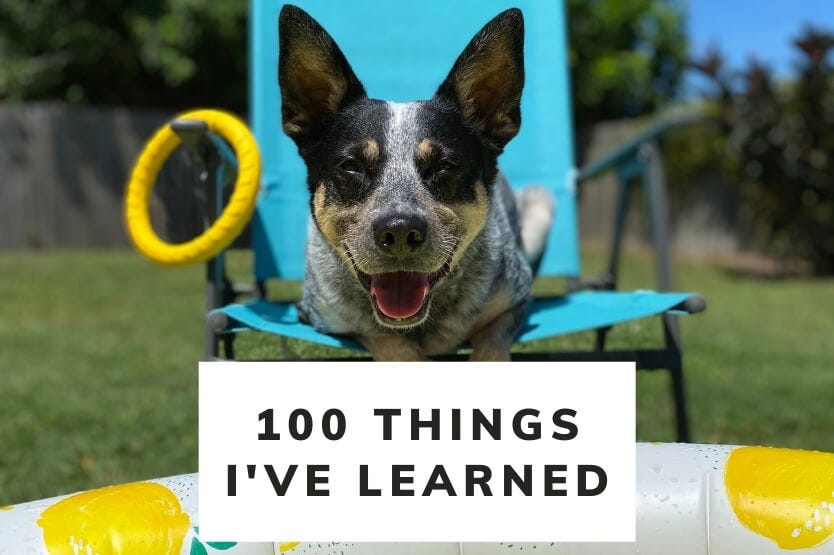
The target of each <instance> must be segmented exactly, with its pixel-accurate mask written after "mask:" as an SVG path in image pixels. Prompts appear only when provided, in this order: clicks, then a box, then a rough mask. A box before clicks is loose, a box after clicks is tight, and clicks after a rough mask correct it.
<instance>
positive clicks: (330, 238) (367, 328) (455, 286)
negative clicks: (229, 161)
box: [278, 6, 553, 360]
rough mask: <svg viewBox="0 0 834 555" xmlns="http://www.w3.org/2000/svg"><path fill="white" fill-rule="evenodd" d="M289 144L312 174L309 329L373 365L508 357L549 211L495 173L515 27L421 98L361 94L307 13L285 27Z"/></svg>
mask: <svg viewBox="0 0 834 555" xmlns="http://www.w3.org/2000/svg"><path fill="white" fill-rule="evenodd" d="M279 37H280V57H279V63H278V79H279V83H280V86H281V100H282V113H281V116H282V119H283V128H284V132H285V133H286V134H287V135H289V136H290V137H291V138H292V139H293V140H294V141H295V143H296V145H297V146H298V151H299V153H300V154H301V156H302V158H303V159H304V161H305V162H306V164H307V171H308V178H307V184H308V186H309V189H310V205H311V210H312V214H313V218H312V223H311V226H310V229H309V239H308V245H307V266H306V278H305V284H304V295H303V299H302V301H301V303H300V313H301V315H302V318H303V319H306V321H308V322H309V323H310V324H312V325H313V326H315V327H316V328H318V329H319V330H321V331H324V332H328V333H335V334H344V335H349V336H352V337H355V338H356V339H357V340H358V341H360V342H361V343H362V344H363V345H365V346H366V347H367V348H368V350H369V351H370V352H371V354H372V355H373V357H374V359H376V360H422V359H426V358H427V357H428V356H430V355H436V354H441V353H447V352H449V351H451V350H454V349H455V348H456V347H458V346H459V345H461V344H462V343H464V342H467V341H468V342H469V344H470V345H471V347H472V355H471V357H470V360H509V358H510V346H511V345H512V342H513V338H514V337H515V335H516V334H517V333H518V331H519V329H520V326H521V325H522V322H523V320H524V315H525V310H526V309H527V306H528V305H529V302H530V284H531V282H532V271H531V269H530V268H531V262H535V260H536V258H537V257H540V256H541V252H542V250H543V246H544V241H545V238H546V236H547V232H548V230H549V228H550V224H551V222H552V219H553V201H552V199H551V197H550V195H549V193H548V192H547V191H546V190H544V189H542V188H539V187H528V188H525V189H523V190H522V191H521V192H520V193H518V194H517V195H515V194H513V192H512V191H511V190H510V188H509V186H508V184H507V182H506V180H505V178H504V177H503V175H502V174H501V173H500V172H499V170H498V167H497V158H498V155H499V154H500V153H501V152H502V150H503V148H504V146H505V145H506V144H507V143H508V142H509V141H510V139H512V138H513V137H514V136H515V135H516V133H518V129H519V126H520V124H521V112H520V101H521V90H522V87H523V85H524V56H523V42H524V40H523V39H524V20H523V18H522V15H521V11H520V10H518V9H510V10H507V11H505V12H503V13H501V14H499V15H498V16H497V17H495V18H494V19H493V20H492V21H490V22H489V23H487V24H486V26H485V27H484V28H483V29H481V31H480V32H478V34H477V35H475V37H474V38H473V39H472V41H471V42H470V43H469V45H468V46H467V47H466V48H465V49H464V51H463V53H462V54H461V55H460V57H459V58H458V59H457V61H456V62H455V64H454V65H453V66H452V70H451V72H450V73H449V75H448V77H447V78H446V80H445V81H444V82H443V83H442V84H441V85H440V88H439V89H438V90H437V93H436V94H435V95H434V97H433V98H432V99H430V100H426V101H419V102H407V103H394V102H386V101H383V100H374V99H370V98H368V96H367V95H366V94H365V89H364V87H363V86H362V83H361V82H360V81H359V79H358V78H357V77H356V75H354V73H353V70H352V69H351V67H350V65H349V64H348V62H347V60H346V59H345V56H344V54H342V52H341V50H340V49H339V47H338V46H337V45H336V43H335V42H334V41H333V39H332V38H331V37H330V35H329V34H328V33H327V32H326V31H325V30H324V29H323V28H322V27H321V26H320V25H319V24H318V23H317V22H316V21H315V20H314V19H313V18H311V17H310V16H309V15H308V14H307V13H306V12H304V11H303V10H301V9H299V8H297V7H294V6H284V8H283V9H282V10H281V15H280V18H279Z"/></svg>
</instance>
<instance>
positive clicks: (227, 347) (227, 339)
mask: <svg viewBox="0 0 834 555" xmlns="http://www.w3.org/2000/svg"><path fill="white" fill-rule="evenodd" d="M223 356H225V357H226V360H234V359H235V334H233V333H227V334H224V335H223Z"/></svg>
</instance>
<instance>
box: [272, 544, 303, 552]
mask: <svg viewBox="0 0 834 555" xmlns="http://www.w3.org/2000/svg"><path fill="white" fill-rule="evenodd" d="M300 543H301V542H281V543H279V544H278V551H280V552H281V553H284V552H286V551H289V550H291V549H293V548H295V547H296V546H297V545H298V544H300Z"/></svg>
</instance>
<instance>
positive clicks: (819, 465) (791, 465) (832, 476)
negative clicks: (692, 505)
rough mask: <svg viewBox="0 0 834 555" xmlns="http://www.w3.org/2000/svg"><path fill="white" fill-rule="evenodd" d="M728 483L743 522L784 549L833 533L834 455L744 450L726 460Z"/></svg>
mask: <svg viewBox="0 0 834 555" xmlns="http://www.w3.org/2000/svg"><path fill="white" fill-rule="evenodd" d="M724 483H725V485H726V488H727V496H728V497H729V501H730V505H731V506H732V508H733V512H735V514H736V517H738V519H739V520H740V521H741V523H742V524H744V526H746V527H747V528H749V529H750V530H752V531H754V532H756V533H757V534H761V535H762V536H764V537H766V538H770V539H771V540H773V541H775V542H776V543H777V544H778V545H779V547H781V548H782V549H805V548H809V547H814V546H817V545H819V544H821V543H823V542H824V541H826V540H828V539H830V538H831V536H832V535H834V454H828V453H819V452H815V451H795V450H790V449H775V448H769V447H740V448H738V449H736V450H734V451H732V452H731V453H730V456H729V458H728V459H727V465H726V467H725V470H724Z"/></svg>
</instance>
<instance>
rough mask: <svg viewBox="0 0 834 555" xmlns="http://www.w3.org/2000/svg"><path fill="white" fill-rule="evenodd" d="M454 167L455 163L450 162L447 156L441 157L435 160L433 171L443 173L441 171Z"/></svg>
mask: <svg viewBox="0 0 834 555" xmlns="http://www.w3.org/2000/svg"><path fill="white" fill-rule="evenodd" d="M456 167H457V166H456V165H455V163H454V162H452V161H451V160H449V159H447V158H442V159H440V160H438V161H437V165H436V166H435V170H434V171H435V173H443V172H448V171H452V170H454V169H455V168H456Z"/></svg>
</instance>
